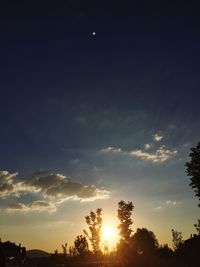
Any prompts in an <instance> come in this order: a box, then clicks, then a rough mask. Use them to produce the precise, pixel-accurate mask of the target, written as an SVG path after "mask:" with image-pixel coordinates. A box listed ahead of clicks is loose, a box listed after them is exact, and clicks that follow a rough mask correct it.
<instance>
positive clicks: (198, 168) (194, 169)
mask: <svg viewBox="0 0 200 267" xmlns="http://www.w3.org/2000/svg"><path fill="white" fill-rule="evenodd" d="M189 156H190V161H189V162H186V164H185V166H186V173H187V175H188V176H190V180H191V183H190V186H191V187H192V188H193V189H194V191H195V195H196V196H197V197H198V198H199V201H200V142H199V143H198V144H197V146H196V147H193V148H191V153H190V154H189ZM198 206H199V207H200V203H199V205H198Z"/></svg>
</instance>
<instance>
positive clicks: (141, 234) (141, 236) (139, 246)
mask: <svg viewBox="0 0 200 267" xmlns="http://www.w3.org/2000/svg"><path fill="white" fill-rule="evenodd" d="M131 244H132V246H133V249H134V250H135V251H137V252H138V253H142V254H146V253H149V252H153V251H155V250H156V249H157V248H158V240H157V239H156V236H155V234H154V233H153V232H152V231H149V230H147V229H146V228H138V229H137V231H136V233H135V234H134V235H133V236H132V237H131Z"/></svg>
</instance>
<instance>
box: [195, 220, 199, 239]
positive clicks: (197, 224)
mask: <svg viewBox="0 0 200 267" xmlns="http://www.w3.org/2000/svg"><path fill="white" fill-rule="evenodd" d="M194 227H195V228H196V230H197V234H198V235H199V236H200V219H198V223H195V224H194Z"/></svg>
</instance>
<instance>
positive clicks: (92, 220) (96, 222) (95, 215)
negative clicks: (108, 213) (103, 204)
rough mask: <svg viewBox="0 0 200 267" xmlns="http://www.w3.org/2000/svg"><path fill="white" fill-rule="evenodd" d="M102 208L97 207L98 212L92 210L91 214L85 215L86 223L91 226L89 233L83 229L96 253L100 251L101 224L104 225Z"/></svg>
mask: <svg viewBox="0 0 200 267" xmlns="http://www.w3.org/2000/svg"><path fill="white" fill-rule="evenodd" d="M101 215H102V209H97V210H96V212H93V211H91V212H90V215H88V216H86V217H85V220H86V223H87V224H88V226H89V231H90V233H88V232H87V231H86V230H83V232H84V234H85V235H86V237H88V239H89V241H90V243H91V245H92V249H93V252H94V253H98V252H99V251H100V240H101V236H100V235H101V226H102V218H101Z"/></svg>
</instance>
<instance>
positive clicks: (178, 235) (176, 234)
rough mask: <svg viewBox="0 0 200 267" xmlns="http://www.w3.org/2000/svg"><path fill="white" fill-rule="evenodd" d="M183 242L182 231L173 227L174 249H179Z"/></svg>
mask: <svg viewBox="0 0 200 267" xmlns="http://www.w3.org/2000/svg"><path fill="white" fill-rule="evenodd" d="M181 244H183V237H182V232H178V231H176V230H174V229H172V246H173V249H174V250H177V249H178V248H179V247H180V246H181Z"/></svg>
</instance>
